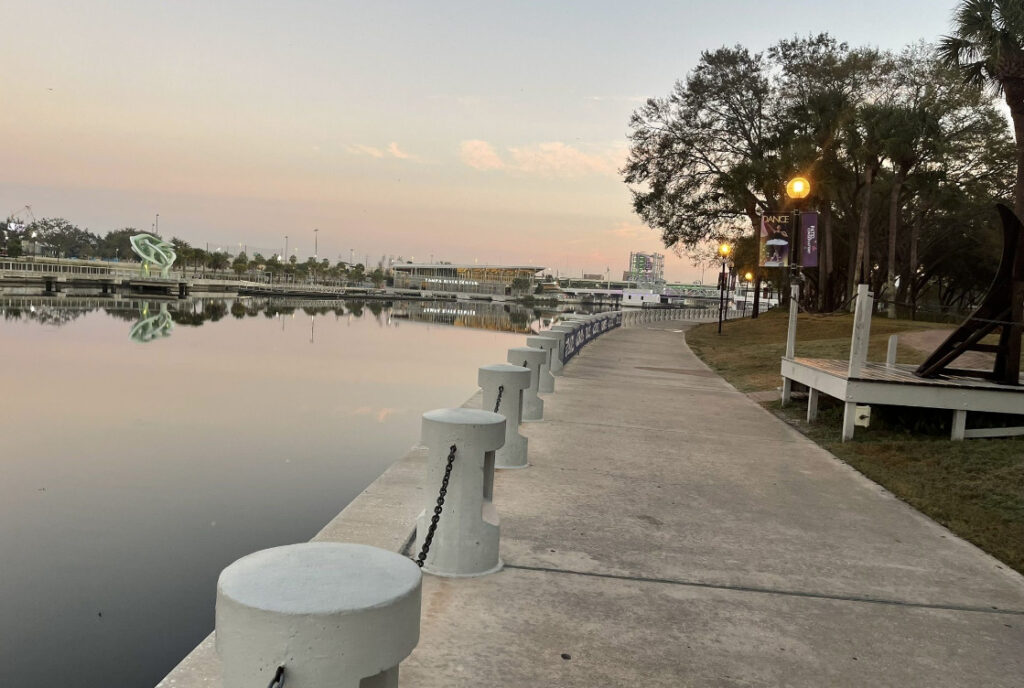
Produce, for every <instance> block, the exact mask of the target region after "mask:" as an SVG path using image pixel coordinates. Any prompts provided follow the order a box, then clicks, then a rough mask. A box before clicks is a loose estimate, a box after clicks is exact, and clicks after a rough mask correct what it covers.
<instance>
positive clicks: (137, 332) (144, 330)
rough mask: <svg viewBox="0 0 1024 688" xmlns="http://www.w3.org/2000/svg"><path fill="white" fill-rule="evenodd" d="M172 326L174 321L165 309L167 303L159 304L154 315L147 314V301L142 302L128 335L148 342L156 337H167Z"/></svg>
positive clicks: (138, 340) (135, 339) (132, 338)
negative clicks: (158, 309) (136, 319)
mask: <svg viewBox="0 0 1024 688" xmlns="http://www.w3.org/2000/svg"><path fill="white" fill-rule="evenodd" d="M173 328H174V321H173V320H172V319H171V314H170V313H169V312H168V311H167V304H166V303H161V304H160V311H159V312H158V313H156V314H154V315H150V314H149V302H148V301H147V302H145V303H143V304H142V308H140V309H139V320H138V321H137V322H136V323H135V324H134V325H132V329H131V331H130V332H128V337H129V339H131V340H132V341H136V342H143V343H145V342H149V341H152V340H154V339H156V338H157V337H169V336H170V335H171V330H172V329H173Z"/></svg>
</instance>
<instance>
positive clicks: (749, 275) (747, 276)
mask: <svg viewBox="0 0 1024 688" xmlns="http://www.w3.org/2000/svg"><path fill="white" fill-rule="evenodd" d="M743 279H745V280H746V281H747V293H746V294H744V295H743V315H742V316H740V317H745V316H746V315H747V299H749V298H750V285H751V283H753V281H754V273H752V272H748V273H747V274H745V275H743ZM751 317H753V316H751Z"/></svg>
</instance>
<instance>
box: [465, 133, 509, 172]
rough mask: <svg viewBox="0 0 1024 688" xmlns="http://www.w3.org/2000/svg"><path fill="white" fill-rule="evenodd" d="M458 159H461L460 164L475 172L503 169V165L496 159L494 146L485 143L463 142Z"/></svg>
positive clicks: (496, 154)
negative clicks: (462, 163) (464, 164)
mask: <svg viewBox="0 0 1024 688" xmlns="http://www.w3.org/2000/svg"><path fill="white" fill-rule="evenodd" d="M459 157H460V158H462V162H464V163H466V164H467V165H469V166H470V167H472V168H473V169H475V170H500V169H504V167H505V163H504V162H503V161H502V159H501V158H500V157H498V153H497V152H496V151H495V150H494V146H492V145H491V144H489V143H487V142H486V141H479V140H472V141H463V142H462V145H461V147H460V150H459Z"/></svg>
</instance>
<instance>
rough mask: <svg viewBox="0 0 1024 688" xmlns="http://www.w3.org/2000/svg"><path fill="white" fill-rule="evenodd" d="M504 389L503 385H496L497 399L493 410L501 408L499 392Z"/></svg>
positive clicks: (496, 410)
mask: <svg viewBox="0 0 1024 688" xmlns="http://www.w3.org/2000/svg"><path fill="white" fill-rule="evenodd" d="M504 391H505V385H498V400H497V401H496V402H494V412H495V413H497V412H498V409H500V408H501V393H502V392H504Z"/></svg>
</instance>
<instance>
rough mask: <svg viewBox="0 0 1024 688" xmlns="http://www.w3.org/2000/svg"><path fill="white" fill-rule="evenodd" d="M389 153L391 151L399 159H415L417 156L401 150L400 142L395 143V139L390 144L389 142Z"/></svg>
mask: <svg viewBox="0 0 1024 688" xmlns="http://www.w3.org/2000/svg"><path fill="white" fill-rule="evenodd" d="M388 153H390V154H391V155H393V156H394V157H396V158H398V159H399V160H411V159H413V158H414V157H415V156H413V155H410V154H409V153H406V152H405V151H403V150H401V149H400V148H399V147H398V144H397V143H395V142H394V141H392V142H391V143H390V144H388Z"/></svg>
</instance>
